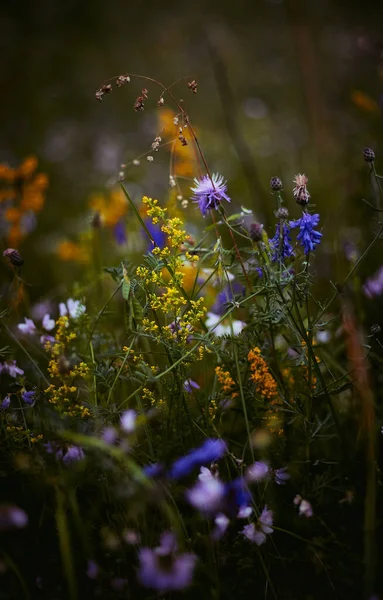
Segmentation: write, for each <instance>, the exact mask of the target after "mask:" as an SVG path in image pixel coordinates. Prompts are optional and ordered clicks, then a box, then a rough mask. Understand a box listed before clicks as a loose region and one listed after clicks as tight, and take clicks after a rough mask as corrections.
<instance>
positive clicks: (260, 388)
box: [247, 347, 278, 400]
mask: <svg viewBox="0 0 383 600" xmlns="http://www.w3.org/2000/svg"><path fill="white" fill-rule="evenodd" d="M247 360H248V361H249V368H250V371H251V375H250V380H251V381H252V382H253V383H255V385H256V391H257V393H259V394H260V395H262V396H265V398H268V399H269V400H275V399H276V397H277V396H278V388H277V384H276V382H275V380H274V378H273V377H272V376H271V374H270V372H269V367H268V366H267V363H266V361H265V359H264V358H263V357H262V356H261V351H260V349H259V348H258V347H255V348H253V349H252V350H250V352H249V353H248V355H247Z"/></svg>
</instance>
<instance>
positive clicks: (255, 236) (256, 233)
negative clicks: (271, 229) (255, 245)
mask: <svg viewBox="0 0 383 600" xmlns="http://www.w3.org/2000/svg"><path fill="white" fill-rule="evenodd" d="M249 235H250V237H251V239H252V240H253V242H261V241H262V239H263V225H261V224H260V223H252V224H251V225H250V231H249Z"/></svg>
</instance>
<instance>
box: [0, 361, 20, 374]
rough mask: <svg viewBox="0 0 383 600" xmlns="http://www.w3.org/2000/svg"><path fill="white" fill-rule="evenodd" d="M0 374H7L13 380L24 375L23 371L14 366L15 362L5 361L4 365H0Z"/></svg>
mask: <svg viewBox="0 0 383 600" xmlns="http://www.w3.org/2000/svg"><path fill="white" fill-rule="evenodd" d="M0 373H8V375H10V376H11V377H14V378H16V377H17V375H24V371H23V370H22V369H20V368H19V367H18V366H17V365H16V361H15V360H7V361H5V362H4V363H0Z"/></svg>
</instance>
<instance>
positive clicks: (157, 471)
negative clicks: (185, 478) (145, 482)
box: [142, 463, 164, 477]
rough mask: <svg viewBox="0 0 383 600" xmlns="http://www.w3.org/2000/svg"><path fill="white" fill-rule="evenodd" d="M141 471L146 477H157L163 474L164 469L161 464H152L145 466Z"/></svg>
mask: <svg viewBox="0 0 383 600" xmlns="http://www.w3.org/2000/svg"><path fill="white" fill-rule="evenodd" d="M142 471H143V473H144V475H146V477H159V475H162V473H163V472H164V467H163V465H162V464H161V463H152V464H151V465H146V467H144V468H143V469H142Z"/></svg>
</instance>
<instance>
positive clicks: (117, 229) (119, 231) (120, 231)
mask: <svg viewBox="0 0 383 600" xmlns="http://www.w3.org/2000/svg"><path fill="white" fill-rule="evenodd" d="M113 234H114V239H115V240H116V242H117V244H118V245H119V246H123V245H124V244H126V242H127V237H126V230H125V223H124V221H118V222H117V223H116V224H115V226H114V228H113Z"/></svg>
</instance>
